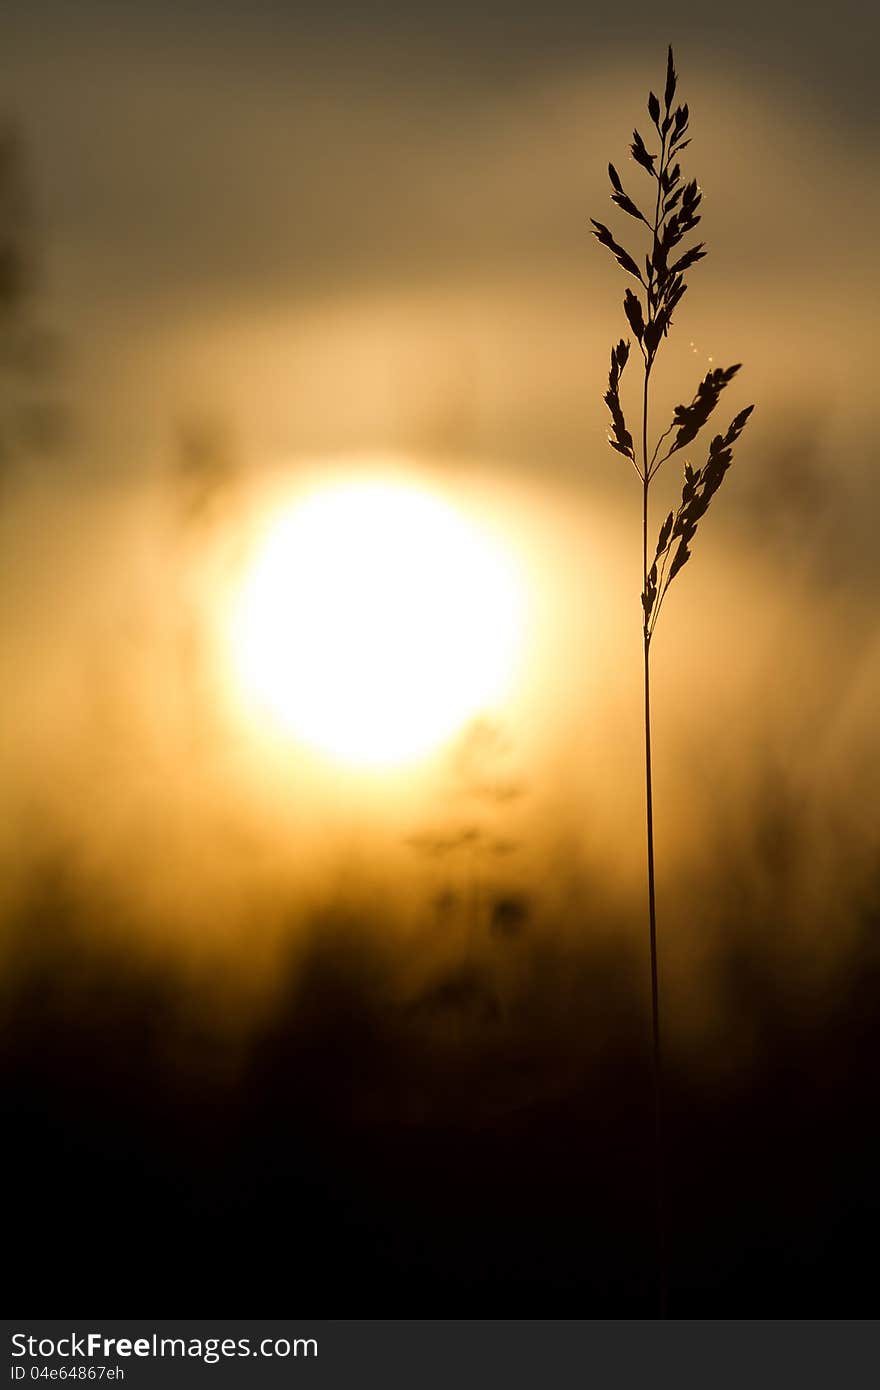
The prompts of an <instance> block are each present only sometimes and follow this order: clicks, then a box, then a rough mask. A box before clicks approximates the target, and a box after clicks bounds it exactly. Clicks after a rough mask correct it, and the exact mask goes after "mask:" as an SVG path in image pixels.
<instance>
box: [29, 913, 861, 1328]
mask: <svg viewBox="0 0 880 1390" xmlns="http://www.w3.org/2000/svg"><path fill="white" fill-rule="evenodd" d="M508 909H509V905H508V906H507V907H505V908H504V909H503V910H500V911H499V913H498V914H497V919H496V920H495V921H494V926H493V930H494V931H495V932H496V935H497V937H498V940H499V942H500V943H501V949H504V942H505V941H506V940H507V939H508V937H509V936H510V935H511V934H513V933H520V934H521V933H525V932H528V931H529V924H528V921H527V919H526V918H525V916H524V914H523V913H521V912H520V913H517V912H512V911H510V910H508ZM72 911H73V910H72V909H71V908H70V907H66V906H65V904H64V901H63V895H59V894H51V893H50V894H48V895H44V896H43V899H42V900H39V898H38V899H36V900H35V902H34V903H33V904H32V905H31V907H30V908H29V909H28V913H27V920H26V921H23V922H22V923H20V924H19V926H20V927H21V928H22V938H23V939H27V940H29V941H31V942H32V943H35V942H41V943H42V944H41V946H40V949H39V950H32V951H31V953H30V955H29V956H28V954H27V953H26V952H23V951H20V952H19V953H18V955H17V957H16V962H17V963H16V965H15V969H14V971H13V973H12V975H11V977H7V981H6V989H5V1028H6V1037H5V1046H4V1056H5V1065H6V1067H7V1069H8V1075H7V1076H6V1078H5V1086H4V1095H5V1110H6V1114H5V1116H4V1119H5V1129H4V1132H5V1134H6V1141H5V1149H6V1156H7V1160H8V1162H9V1167H8V1179H7V1184H8V1185H7V1250H8V1257H7V1258H8V1261H9V1265H10V1268H11V1270H12V1271H13V1278H14V1287H15V1289H16V1299H17V1301H18V1306H22V1307H24V1306H30V1307H38V1308H42V1309H44V1310H45V1309H48V1308H53V1307H54V1308H56V1309H57V1308H60V1307H62V1305H63V1303H66V1302H67V1301H69V1300H70V1299H71V1298H75V1300H76V1304H77V1306H79V1307H86V1306H93V1307H99V1308H100V1310H101V1311H103V1312H106V1313H107V1314H108V1315H109V1314H111V1313H121V1312H124V1311H125V1310H126V1309H129V1310H130V1309H131V1308H132V1307H143V1308H148V1307H155V1308H158V1309H159V1311H161V1312H174V1313H178V1312H182V1311H184V1310H187V1311H193V1310H195V1311H196V1312H201V1313H204V1314H206V1315H207V1314H209V1313H210V1314H214V1315H216V1314H218V1313H223V1312H232V1311H235V1312H236V1313H242V1314H245V1313H257V1312H259V1313H261V1315H263V1314H266V1313H268V1312H271V1311H272V1310H273V1309H274V1310H276V1311H289V1310H290V1309H291V1308H296V1309H297V1310H298V1311H299V1312H301V1313H302V1314H304V1315H305V1314H314V1315H320V1316H327V1315H329V1314H332V1315H334V1316H365V1317H370V1316H428V1317H431V1316H436V1317H444V1316H449V1317H467V1316H471V1317H477V1316H482V1315H495V1316H499V1315H500V1316H508V1315H509V1316H530V1317H539V1316H561V1317H582V1316H587V1317H588V1316H603V1315H604V1316H625V1315H627V1314H643V1315H646V1316H652V1315H653V1312H654V1306H655V1302H654V1300H655V1289H654V1250H653V1212H652V1210H651V1202H650V1194H651V1184H650V1181H649V1180H648V1179H649V1173H650V1163H651V1138H652V1136H651V1125H650V1117H651V1108H650V1084H651V1081H650V1040H649V1030H648V1026H647V1024H646V1019H647V1020H649V1018H650V1010H649V1008H648V1007H647V1005H648V1001H647V999H646V996H645V993H644V991H643V990H642V989H641V988H640V986H641V985H643V984H644V983H645V980H644V975H645V971H644V962H643V961H639V960H638V959H633V958H631V957H630V956H629V954H628V953H627V952H626V951H624V950H623V949H621V950H620V951H619V952H618V951H611V950H609V949H608V948H603V949H601V950H600V949H598V948H595V949H592V950H589V949H585V950H584V951H583V953H582V954H581V955H580V956H579V957H577V958H576V959H573V958H572V955H571V951H570V949H564V948H563V947H562V946H559V947H558V948H557V949H554V948H553V947H552V946H550V945H547V944H544V945H542V946H540V947H539V946H538V945H537V944H536V945H535V948H534V952H533V964H532V968H531V971H530V975H529V978H528V981H527V983H526V984H525V986H524V987H523V988H522V989H521V990H520V991H519V993H518V995H517V997H516V998H515V999H514V1000H513V1001H511V999H510V998H507V999H505V998H504V997H503V996H502V994H501V993H500V992H499V991H498V989H497V988H496V982H495V980H494V979H493V975H492V972H491V969H489V967H488V966H487V965H486V963H485V961H484V963H483V964H482V965H481V966H479V967H478V966H474V967H471V968H470V969H469V968H467V967H462V968H461V969H460V970H459V971H458V972H452V973H449V974H447V975H446V976H444V977H442V978H439V979H438V980H437V981H436V983H435V984H434V985H432V986H431V987H430V988H425V989H422V990H421V991H420V992H417V993H416V994H414V995H413V996H411V997H408V998H407V999H406V1000H404V1001H401V1000H400V999H399V998H397V999H395V998H393V997H392V991H390V990H388V989H386V981H385V978H384V966H383V955H382V950H381V949H380V948H379V947H378V946H371V945H370V944H369V942H370V941H371V940H376V939H377V938H376V935H375V930H376V923H375V921H373V922H371V923H370V924H369V925H370V930H369V933H368V932H366V931H365V930H363V929H362V924H360V925H359V924H358V923H356V922H348V923H342V922H339V921H337V922H333V921H329V920H328V921H327V922H325V923H323V924H316V930H315V935H314V938H313V944H312V947H311V950H310V951H309V953H308V955H307V958H306V961H305V964H303V963H302V960H300V965H299V968H298V969H297V971H296V972H295V974H294V972H293V971H291V979H290V985H289V990H288V995H289V997H288V998H286V1000H282V1002H281V1004H280V1005H279V1006H278V1008H277V1009H276V1010H275V1011H274V1013H273V1015H272V1017H271V1019H270V1020H269V1021H268V1022H266V1023H265V1025H264V1026H263V1027H262V1028H261V1029H259V1030H257V1031H256V1032H252V1033H251V1034H250V1036H249V1037H248V1039H247V1041H246V1043H245V1044H244V1045H240V1044H236V1045H233V1043H232V1042H231V1041H230V1040H229V1038H228V1037H226V1036H225V1034H224V1029H223V1027H222V1026H215V1023H216V1020H213V1021H212V1020H211V1017H210V1011H208V1014H207V1015H205V1016H204V1018H203V1021H202V1022H197V1021H196V1020H197V1019H198V1018H199V1017H200V1014H199V1010H198V1009H197V1008H196V1007H194V995H193V992H192V989H190V992H189V993H188V994H187V995H184V994H183V993H182V991H181V989H180V987H179V986H178V985H176V984H175V983H173V981H172V980H171V978H170V977H168V976H164V975H162V974H160V973H158V972H157V973H155V974H152V975H151V974H150V973H149V972H148V971H145V970H144V969H143V968H139V969H136V968H135V966H134V964H133V962H132V960H131V959H128V958H127V959H123V958H122V957H119V956H114V955H113V953H112V952H110V951H108V949H107V948H106V947H105V948H102V950H101V951H97V950H96V949H93V948H89V947H87V946H84V945H82V944H79V945H77V944H76V942H77V941H78V940H80V941H81V940H82V939H83V938H81V937H80V936H78V934H77V932H76V931H75V930H74V927H75V923H73V922H71V921H70V920H68V919H69V918H70V916H71V914H72ZM876 927H877V920H876V914H875V915H874V916H873V917H872V918H870V920H869V919H868V918H866V921H865V923H864V933H863V940H864V942H865V943H866V944H865V946H864V947H863V948H862V951H861V956H860V957H859V959H858V960H857V961H854V962H853V966H852V968H851V969H850V971H849V973H848V975H847V980H848V982H849V983H848V984H846V985H845V986H841V985H840V984H838V985H837V986H836V987H835V989H834V990H833V991H830V990H829V989H827V988H826V987H824V986H822V985H816V986H815V987H813V988H811V989H809V990H803V989H802V990H801V991H798V992H795V991H793V990H792V989H791V987H790V986H786V983H785V980H786V976H785V973H784V972H782V973H779V972H775V971H773V970H772V969H771V968H770V965H769V963H768V960H767V959H766V958H764V957H763V955H762V953H761V951H760V949H759V948H758V947H757V946H756V945H755V944H754V939H753V941H752V944H751V945H750V946H745V945H743V944H742V940H740V944H739V945H737V946H735V947H733V946H732V947H731V948H730V950H729V951H728V954H727V959H726V963H725V965H724V969H723V973H722V980H721V992H720V994H719V1008H723V1010H724V1011H725V1013H726V1015H727V1016H728V1017H729V1018H730V1019H731V1020H736V1021H737V1022H738V1023H740V1024H741V1023H742V1022H743V1021H745V1022H746V1024H747V1030H746V1031H747V1034H748V1037H749V1047H748V1049H747V1051H744V1050H743V1049H742V1048H741V1047H738V1048H737V1050H736V1053H735V1054H734V1052H733V1051H732V1050H728V1048H727V1047H726V1046H725V1045H724V1043H723V1042H722V1043H720V1044H716V1045H715V1047H714V1048H713V1050H712V1052H711V1054H710V1055H708V1056H707V1055H706V1051H705V1049H701V1050H700V1054H699V1055H698V1056H697V1055H695V1056H694V1057H693V1058H691V1059H688V1058H687V1057H686V1056H681V1055H680V1056H679V1057H678V1058H677V1059H675V1058H674V1057H670V1065H669V1076H668V1086H669V1155H670V1156H669V1172H670V1218H671V1227H672V1232H673V1240H672V1271H671V1273H672V1290H671V1308H670V1312H671V1315H672V1316H676V1315H679V1316H688V1315H690V1316H700V1315H721V1316H728V1317H732V1316H738V1315H755V1316H759V1315H764V1316H771V1315H777V1314H796V1315H803V1316H815V1315H823V1316H836V1315H846V1316H856V1315H865V1314H869V1313H873V1311H874V1308H875V1294H874V1285H875V1279H874V1265H875V1252H876V1249H877V1245H878V1236H880V1195H878V1190H877V1176H876V1175H877V1172H878V1161H880V1116H878V1110H877V1106H876V1103H875V1102H876V1064H875V1059H876V1056H877V1049H878V1043H880V1013H878V1009H877V1003H878V1000H880V953H878V951H877V948H876V944H872V943H876V940H877V932H876ZM52 943H54V944H52ZM195 1003H198V998H197V997H196V999H195ZM646 1194H647V1202H646Z"/></svg>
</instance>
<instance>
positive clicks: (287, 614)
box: [231, 480, 524, 767]
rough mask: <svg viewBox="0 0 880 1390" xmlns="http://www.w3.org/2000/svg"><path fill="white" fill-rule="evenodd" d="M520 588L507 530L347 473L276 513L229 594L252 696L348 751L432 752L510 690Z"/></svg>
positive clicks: (325, 749) (292, 726) (406, 489)
mask: <svg viewBox="0 0 880 1390" xmlns="http://www.w3.org/2000/svg"><path fill="white" fill-rule="evenodd" d="M523 621H524V592H523V584H522V580H521V575H520V573H519V570H518V567H517V565H516V563H515V561H514V559H513V557H512V555H511V554H509V553H508V552H507V551H506V549H505V548H504V547H503V546H502V545H501V544H500V543H499V541H498V540H497V539H496V538H495V537H494V536H493V535H490V534H489V533H488V532H487V531H485V530H483V529H482V528H481V527H480V526H479V525H478V524H477V523H475V522H472V521H471V520H470V519H469V518H468V517H467V516H465V515H464V514H463V513H461V512H459V511H458V510H456V509H455V508H453V507H452V506H450V505H449V504H448V503H447V502H445V501H444V500H443V499H442V498H441V497H439V496H438V495H435V494H433V493H431V492H429V491H427V490H425V489H423V488H420V487H417V486H416V485H411V484H406V483H401V482H398V481H393V482H389V481H385V480H371V481H365V480H358V481H349V482H340V483H335V484H332V485H328V486H324V487H321V488H319V489H317V490H315V491H313V492H310V493H308V494H307V495H305V496H304V497H302V498H301V499H300V500H299V501H297V502H296V503H294V504H293V505H292V506H290V507H289V508H288V509H286V510H284V511H283V512H281V513H280V514H278V515H276V516H275V518H274V519H273V521H272V522H271V523H270V525H269V527H268V528H267V531H266V533H265V535H264V537H263V540H262V543H261V545H260V546H259V548H258V552H257V554H256V557H255V560H254V562H253V564H252V565H251V567H250V569H249V571H248V573H247V575H246V577H245V581H244V583H243V585H242V588H241V591H240V593H239V595H238V598H237V601H236V603H235V606H234V611H233V618H232V628H231V635H232V646H233V661H234V665H235V668H236V672H237V677H238V680H239V682H240V684H241V685H242V686H243V688H244V691H245V694H246V696H247V698H248V701H249V703H251V704H252V705H255V706H256V708H257V709H258V710H259V711H260V713H261V714H262V715H263V716H268V718H269V719H270V720H271V721H272V722H273V723H275V724H276V725H277V726H279V727H280V728H281V729H282V730H283V731H285V732H286V733H287V734H289V735H291V736H293V737H294V738H295V739H297V740H299V741H301V742H303V743H305V744H308V745H309V746H310V747H312V748H315V749H317V750H319V751H320V752H322V753H324V754H326V755H329V756H330V757H332V758H334V759H337V760H340V761H342V762H345V763H349V764H355V765H361V766H379V767H383V766H393V765H396V764H401V763H405V762H409V761H412V760H414V759H416V758H418V757H420V756H423V755H425V754H427V753H429V752H430V751H431V750H432V749H433V748H435V747H437V746H438V745H439V744H441V743H442V742H443V741H444V740H446V739H447V738H449V737H450V736H452V735H453V734H455V733H456V731H457V730H458V729H460V728H461V726H462V725H463V724H464V723H466V721H467V720H468V719H469V718H471V717H472V716H474V715H475V714H477V713H478V712H480V711H482V710H484V709H486V708H490V707H492V706H493V705H494V704H496V703H497V702H498V701H500V700H502V699H503V698H504V696H505V694H506V693H507V692H508V691H509V689H510V687H511V685H512V683H513V681H514V677H515V672H516V668H517V664H518V658H519V656H520V652H521V647H522V633H523Z"/></svg>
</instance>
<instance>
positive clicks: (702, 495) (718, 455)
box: [591, 47, 754, 1316]
mask: <svg viewBox="0 0 880 1390" xmlns="http://www.w3.org/2000/svg"><path fill="white" fill-rule="evenodd" d="M677 86H678V78H677V74H676V71H675V63H674V61H673V53H672V48H671V47H670V48H669V51H668V55H667V62H666V83H665V87H664V94H663V103H662V106H661V102H660V99H659V97H657V95H656V94H655V93H654V92H651V93H650V95H649V97H648V115H649V117H650V119H651V123H652V125H653V127H654V130H655V131H656V135H657V141H658V142H659V146H660V149H659V152H658V153H655V154H651V153H650V152H649V150H648V147H647V145H646V143H645V141H644V139H643V138H642V136H641V135H640V134H639V132H638V130H634V131H633V138H632V143H631V145H630V154H631V155H632V158H633V160H634V162H635V163H636V164H638V165H639V167H640V168H641V169H642V170H643V172H644V173H645V174H647V176H648V177H649V178H650V179H651V180H652V182H653V184H654V185H656V190H655V189H653V188H652V190H651V192H652V193H653V200H654V207H653V212H651V210H650V203H649V213H648V215H647V216H646V214H645V213H644V212H642V210H641V208H640V207H639V206H638V205H637V204H636V203H635V202H634V201H633V199H632V198H630V196H629V194H628V193H627V192H626V191H625V189H624V187H623V184H622V182H621V179H620V175H619V174H618V172H617V170H616V169H615V167H614V165H613V164H609V165H608V176H609V178H610V180H611V188H612V192H611V201H612V202H613V203H614V204H615V205H616V206H617V207H618V208H620V210H621V211H622V212H625V213H627V214H628V216H630V217H631V218H633V219H634V220H635V221H636V222H641V223H643V224H644V226H645V228H646V230H647V234H648V237H649V246H650V249H649V251H648V253H647V254H646V256H645V258H644V262H642V263H640V261H639V260H638V259H637V258H636V257H635V256H633V255H631V254H630V252H629V251H627V250H625V249H624V247H623V246H621V245H620V243H619V242H617V241H616V240H615V238H614V236H613V235H612V233H611V232H610V231H609V229H608V228H607V227H606V226H605V225H604V223H602V222H597V221H596V220H595V218H591V221H592V223H593V235H594V236H595V237H596V239H597V240H598V241H599V242H600V243H601V244H602V246H605V247H607V249H608V250H609V251H610V252H611V254H612V255H613V256H614V258H615V260H616V261H617V263H618V265H620V266H621V268H622V269H623V270H624V271H625V272H626V273H627V275H630V276H631V277H632V278H633V279H634V280H635V281H636V282H637V283H638V285H639V287H640V289H639V291H638V292H634V291H633V289H632V288H630V287H628V288H627V290H626V293H625V295H624V300H623V312H624V314H625V316H626V320H627V323H628V324H629V327H630V329H631V331H632V334H633V336H634V338H635V340H636V342H637V344H638V347H639V351H640V353H641V355H642V363H643V377H642V392H641V395H642V403H641V448H639V447H638V446H637V444H636V442H635V440H634V438H633V435H632V434H631V433H630V430H629V429H628V428H627V424H626V419H625V417H624V413H623V407H622V405H621V400H620V384H621V378H622V376H623V372H624V368H625V367H626V364H627V362H628V361H629V356H630V340H629V339H623V338H621V339H620V340H619V342H618V343H617V344H616V346H614V347H612V349H611V370H610V372H609V375H608V390H607V391H606V392H605V403H606V405H607V406H608V409H609V411H610V413H611V433H610V435H609V441H608V442H609V443H610V445H611V447H612V449H615V450H616V451H617V453H619V454H622V455H623V457H624V458H625V459H628V460H629V462H630V463H631V464H632V466H633V469H634V471H635V474H636V477H637V478H638V480H639V482H640V483H641V486H642V596H641V597H642V646H643V653H644V686H645V810H646V832H647V851H648V855H647V869H648V930H649V939H650V953H651V1018H652V1035H653V1054H652V1055H653V1085H654V1122H655V1153H654V1175H655V1202H656V1213H657V1252H658V1295H659V1309H660V1314H661V1316H663V1315H664V1314H665V1312H666V1307H667V1297H668V1252H667V1218H666V1195H665V1192H666V1179H665V1155H664V1136H663V1072H662V1058H661V1048H660V982H659V970H658V953H657V911H656V893H655V886H654V794H653V783H652V775H651V662H650V655H651V642H652V639H653V637H654V633H655V630H656V627H657V620H658V618H659V616H660V612H661V610H662V607H663V603H664V601H665V598H666V595H667V593H668V592H669V586H670V585H671V583H672V581H673V580H674V579H675V577H676V575H678V574H679V573H680V572H681V570H682V569H683V568H684V566H685V565H686V564H687V562H688V560H689V559H690V558H691V544H692V542H693V539H694V536H695V535H696V533H697V526H698V523H699V521H700V519H701V518H702V517H703V516H705V514H706V512H707V511H708V508H709V504H710V502H711V501H712V498H713V497H714V495H715V493H716V492H717V491H718V489H719V487H720V486H721V484H722V482H723V481H724V475H725V473H726V472H727V470H728V468H729V467H730V464H731V462H732V459H733V445H734V444H735V443H736V441H737V440H738V439H739V436H740V435H741V433H742V431H743V429H744V427H745V424H746V421H747V420H748V418H749V416H750V415H751V413H752V411H753V409H754V406H751V405H750V406H747V407H746V409H745V410H741V411H740V413H739V414H738V415H736V416H735V417H734V419H733V420H732V421H731V423H730V425H729V426H728V429H727V431H726V433H725V434H716V435H715V436H714V438H713V439H712V441H711V443H710V445H709V451H708V457H707V460H706V462H705V463H704V464H703V465H702V466H701V467H699V468H694V467H693V466H692V465H691V464H690V463H689V462H685V464H684V482H683V485H682V491H681V502H680V503H679V505H678V507H677V509H676V510H675V511H671V512H669V514H668V516H667V517H666V519H665V521H664V522H663V525H662V526H661V527H660V534H659V536H658V539H657V546H656V549H655V551H654V556H653V559H652V560H651V563H650V565H649V563H648V556H649V550H648V503H649V493H650V488H651V483H652V482H653V481H654V479H655V478H656V476H657V474H658V473H659V471H660V469H661V468H662V467H663V464H664V463H666V462H667V460H668V459H670V458H671V457H672V455H673V454H676V453H678V452H679V451H680V450H682V449H684V448H686V447H687V445H689V444H692V443H693V442H694V440H695V439H696V437H697V435H698V434H699V433H700V431H701V430H702V429H703V426H704V425H705V424H706V423H707V422H708V420H709V417H710V415H711V414H712V412H713V411H714V409H715V407H716V406H717V404H718V401H719V399H720V397H721V393H722V391H723V390H724V389H725V387H726V386H727V385H728V384H729V383H730V382H731V381H732V380H733V378H734V377H735V376H736V373H737V372H738V371H739V369H740V365H741V364H739V363H737V364H735V365H734V366H732V367H716V368H714V369H713V370H712V371H710V372H707V373H706V375H705V377H704V378H703V380H702V381H701V382H700V384H699V386H698V387H697V391H696V394H695V395H694V397H693V399H692V400H691V402H690V403H689V404H686V405H679V406H676V407H675V410H674V412H673V417H672V421H671V423H670V424H669V425H668V426H667V428H666V429H665V430H664V431H663V432H662V434H660V436H659V438H658V439H657V441H656V443H655V445H654V447H653V449H651V448H650V445H649V429H648V412H649V406H650V384H651V373H652V371H653V369H654V364H655V363H656V361H657V357H658V354H659V351H660V347H661V345H662V343H663V341H664V339H665V338H666V337H667V335H668V333H669V330H670V328H671V327H672V316H673V313H674V312H675V311H676V309H677V308H678V305H679V304H680V303H681V300H682V298H683V297H684V295H685V293H686V291H687V284H686V283H685V279H684V276H685V272H686V271H688V270H690V268H691V267H692V266H694V265H696V264H697V262H698V261H701V260H702V259H703V257H704V256H705V255H706V249H705V243H704V242H697V243H696V244H695V245H692V246H691V247H690V248H689V249H687V250H685V249H683V248H682V247H681V243H682V242H683V241H684V239H685V237H687V236H688V235H689V234H690V233H691V232H693V230H694V228H695V227H696V226H697V224H698V223H699V221H700V215H699V212H698V209H699V207H700V203H701V200H702V194H701V192H700V188H699V185H698V184H697V181H696V179H691V180H690V182H687V183H686V182H684V180H683V175H682V170H681V165H680V164H679V162H678V156H679V155H681V154H682V153H683V151H684V150H685V149H686V148H687V146H688V145H689V144H690V137H689V135H688V129H689V111H688V107H687V103H685V104H684V105H682V106H679V105H674V102H675V94H676V89H677ZM651 143H652V144H653V143H654V141H653V139H652V141H651ZM642 265H643V266H644V271H643V269H642Z"/></svg>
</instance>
